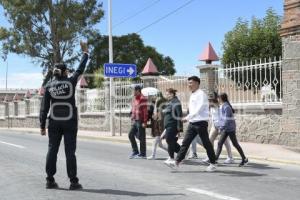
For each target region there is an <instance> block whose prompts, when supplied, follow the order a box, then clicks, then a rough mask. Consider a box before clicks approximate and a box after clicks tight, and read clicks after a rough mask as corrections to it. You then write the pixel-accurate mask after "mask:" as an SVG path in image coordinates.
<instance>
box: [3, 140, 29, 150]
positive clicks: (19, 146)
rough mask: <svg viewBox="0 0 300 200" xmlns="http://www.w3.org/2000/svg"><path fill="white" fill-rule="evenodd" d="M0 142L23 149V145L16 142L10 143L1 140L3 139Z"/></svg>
mask: <svg viewBox="0 0 300 200" xmlns="http://www.w3.org/2000/svg"><path fill="white" fill-rule="evenodd" d="M0 143H1V144H6V145H9V146H13V147H17V148H20V149H25V147H24V146H21V145H17V144H12V143H8V142H3V141H0Z"/></svg>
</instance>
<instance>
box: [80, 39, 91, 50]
mask: <svg viewBox="0 0 300 200" xmlns="http://www.w3.org/2000/svg"><path fill="white" fill-rule="evenodd" d="M80 47H81V50H82V51H83V52H84V53H88V52H89V50H88V45H87V43H86V42H83V41H80Z"/></svg>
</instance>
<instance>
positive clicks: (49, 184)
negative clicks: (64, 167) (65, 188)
mask: <svg viewBox="0 0 300 200" xmlns="http://www.w3.org/2000/svg"><path fill="white" fill-rule="evenodd" d="M46 181H47V182H46V189H56V188H58V185H57V183H56V182H55V180H54V178H53V177H47V178H46Z"/></svg>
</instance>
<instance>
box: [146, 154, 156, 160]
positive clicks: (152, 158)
mask: <svg viewBox="0 0 300 200" xmlns="http://www.w3.org/2000/svg"><path fill="white" fill-rule="evenodd" d="M147 160H155V156H154V155H151V156H149V157H147Z"/></svg>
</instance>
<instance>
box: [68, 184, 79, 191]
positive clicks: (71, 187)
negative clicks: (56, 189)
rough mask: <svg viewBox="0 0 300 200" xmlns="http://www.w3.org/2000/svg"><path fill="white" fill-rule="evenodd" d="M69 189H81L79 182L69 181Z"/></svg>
mask: <svg viewBox="0 0 300 200" xmlns="http://www.w3.org/2000/svg"><path fill="white" fill-rule="evenodd" d="M69 189H70V190H81V189H82V185H81V184H79V183H71V185H70V188H69Z"/></svg>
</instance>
